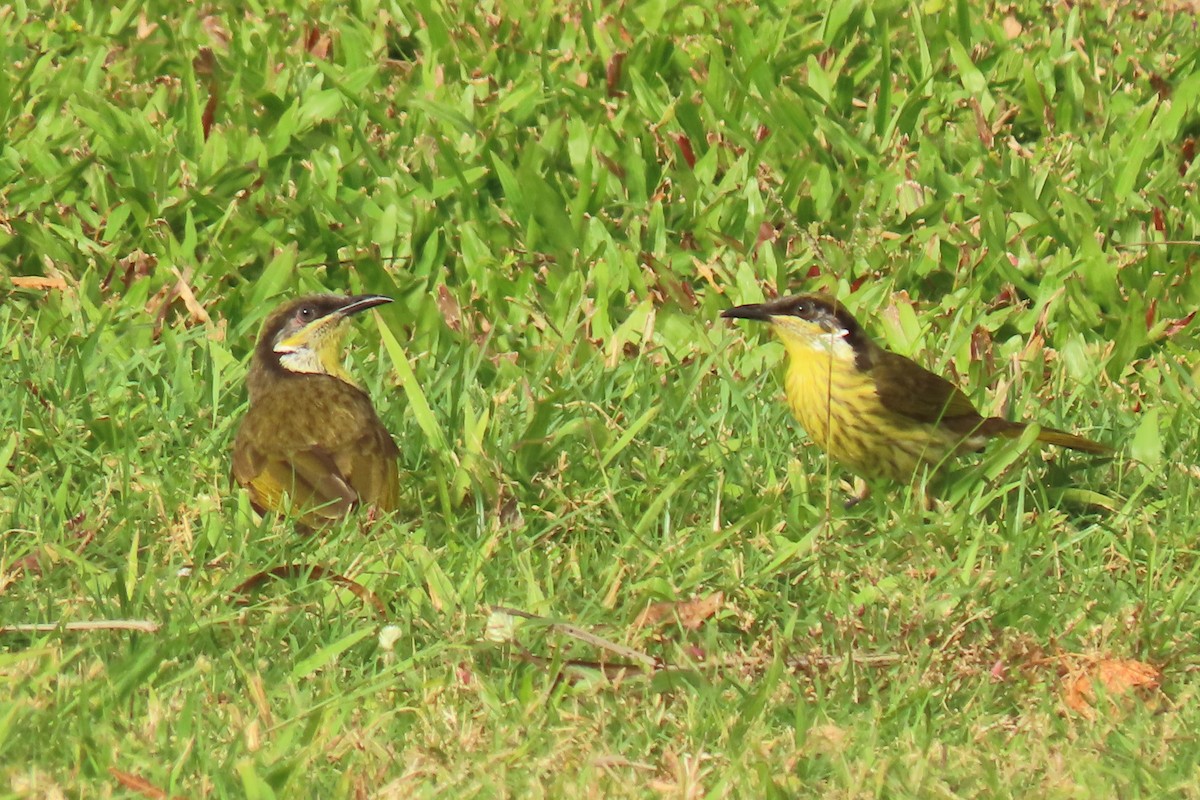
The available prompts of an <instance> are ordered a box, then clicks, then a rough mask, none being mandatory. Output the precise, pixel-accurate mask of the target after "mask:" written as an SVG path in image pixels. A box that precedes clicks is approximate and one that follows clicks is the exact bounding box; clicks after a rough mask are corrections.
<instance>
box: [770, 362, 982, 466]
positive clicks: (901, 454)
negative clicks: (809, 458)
mask: <svg viewBox="0 0 1200 800" xmlns="http://www.w3.org/2000/svg"><path fill="white" fill-rule="evenodd" d="M788 350H789V358H788V362H789V364H788V371H787V377H786V379H785V382H784V390H785V392H786V393H787V399H788V404H789V405H790V406H791V409H792V413H793V414H795V415H796V419H797V420H798V421H799V422H800V424H801V425H803V426H804V430H805V431H807V432H808V435H809V436H810V437H811V438H812V440H813V441H814V442H816V443H817V444H818V445H820V446H821V448H822V449H823V450H825V452H826V453H828V454H829V455H830V456H831V457H832V458H833V459H834V460H835V461H838V462H839V463H841V464H842V465H844V466H846V467H848V468H849V469H851V470H853V471H854V472H856V473H858V474H859V475H861V476H863V477H864V478H891V479H892V480H896V481H901V482H904V483H908V482H909V481H911V480H912V479H913V477H914V475H916V474H918V473H919V472H920V471H921V470H922V469H923V468H925V467H929V468H936V467H938V466H939V465H940V464H941V463H942V461H944V460H945V459H946V457H947V456H948V455H950V454H951V453H952V452H954V450H955V449H957V447H958V446H959V444H960V443H961V442H960V437H959V436H957V435H955V434H953V433H951V432H949V431H946V430H944V429H942V428H940V427H939V426H937V425H932V424H929V423H924V422H918V421H916V420H913V419H910V418H908V417H904V416H902V415H899V414H896V413H895V412H892V411H889V410H888V409H886V408H884V406H883V404H882V403H880V401H879V396H878V394H876V392H875V384H874V382H873V381H872V380H871V378H870V376H869V375H868V374H867V373H863V372H859V371H858V370H857V369H856V368H855V366H854V362H853V360H850V359H843V358H840V357H838V356H837V355H834V354H831V353H829V352H822V351H819V350H815V349H812V348H809V347H804V346H803V345H800V346H795V347H789V348H788Z"/></svg>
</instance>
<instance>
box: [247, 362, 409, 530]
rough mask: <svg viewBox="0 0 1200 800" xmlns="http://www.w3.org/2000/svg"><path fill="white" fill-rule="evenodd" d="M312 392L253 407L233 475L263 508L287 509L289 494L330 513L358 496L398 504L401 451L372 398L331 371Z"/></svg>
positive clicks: (386, 507) (386, 506)
mask: <svg viewBox="0 0 1200 800" xmlns="http://www.w3.org/2000/svg"><path fill="white" fill-rule="evenodd" d="M314 377H315V376H314ZM305 391H306V392H307V394H308V397H307V400H308V401H309V402H305V403H284V404H276V403H273V402H271V400H266V399H265V400H266V402H263V403H262V405H259V406H257V407H255V408H252V409H251V410H250V411H249V412H248V413H247V415H246V418H245V420H244V421H243V423H242V428H241V429H240V430H239V431H238V436H237V439H236V441H235V442H234V453H233V476H234V479H235V480H237V482H238V483H239V484H241V485H243V486H246V487H248V488H249V489H250V493H251V500H253V501H254V504H255V506H256V507H258V508H259V509H260V510H262V509H272V510H276V511H278V510H281V509H282V508H283V506H284V499H283V496H284V495H288V496H290V497H291V504H292V505H293V506H294V507H300V508H304V509H308V510H311V511H312V513H313V514H315V515H317V516H319V517H322V518H328V519H336V518H338V517H341V516H343V515H344V514H346V513H347V512H348V511H349V510H350V509H351V508H352V507H353V506H354V505H355V504H356V503H358V502H364V503H368V504H371V505H375V506H378V507H379V509H380V510H381V511H392V510H395V508H396V505H397V502H398V499H399V497H398V496H399V469H398V465H397V459H398V457H399V455H400V450H399V448H397V447H396V443H395V442H394V441H393V440H392V437H391V435H390V434H389V433H388V432H387V429H386V428H384V427H383V423H382V422H380V421H379V417H378V415H377V414H376V413H375V409H374V407H373V406H372V405H371V401H370V400H369V399H368V398H367V396H366V395H365V394H363V392H362V391H361V390H359V389H358V388H356V387H354V386H351V385H349V384H347V383H344V382H342V381H340V380H338V379H336V378H332V377H328V376H321V380H314V381H311V382H310V383H309V385H308V386H306V387H305ZM284 399H285V400H286V398H284Z"/></svg>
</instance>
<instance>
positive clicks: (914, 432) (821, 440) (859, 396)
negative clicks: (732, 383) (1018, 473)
mask: <svg viewBox="0 0 1200 800" xmlns="http://www.w3.org/2000/svg"><path fill="white" fill-rule="evenodd" d="M721 316H722V317H724V318H726V319H745V320H753V321H757V322H765V323H767V324H768V325H770V327H771V329H772V330H773V331H774V333H775V334H776V335H777V336H778V337H779V339H780V340H781V341H782V342H783V346H784V348H785V349H786V351H787V356H788V367H787V373H786V377H785V378H784V392H785V394H786V396H787V400H788V405H789V406H790V407H791V410H792V413H793V414H794V415H795V417H796V419H797V421H799V423H800V424H801V425H802V426H803V427H804V429H805V431H806V432H807V433H808V435H809V437H810V438H811V439H812V440H813V441H814V442H816V443H817V444H818V445H819V446H820V447H821V449H822V450H824V451H825V452H826V453H827V454H828V455H829V456H830V457H832V458H833V460H834V461H836V462H839V463H840V464H842V465H843V466H845V467H847V468H848V469H849V470H850V471H852V472H854V473H856V474H858V475H859V476H861V477H862V478H865V479H867V480H875V479H880V478H888V479H891V480H894V481H898V482H901V483H910V482H912V481H913V479H914V477H916V476H918V474H919V473H920V472H921V471H922V469H923V468H927V469H929V470H930V471H931V472H936V471H937V470H938V469H939V468H940V467H942V466H943V465H944V464H945V463H946V462H947V461H948V460H949V458H950V457H951V456H954V455H958V454H961V453H966V452H974V451H978V450H980V449H982V448H983V446H984V445H985V444H986V443H987V441H988V440H989V439H993V438H996V437H1000V438H1006V439H1014V438H1017V437H1019V436H1021V434H1022V433H1023V432H1024V430H1025V429H1026V427H1027V424H1026V423H1024V422H1010V421H1009V420H1006V419H1002V418H1000V417H985V416H983V415H982V414H980V413H979V412H978V411H977V410H976V409H975V406H974V405H972V404H971V401H970V400H969V399H968V398H967V396H966V395H965V394H963V393H962V392H961V391H960V390H959V389H958V388H957V387H956V386H955V385H954V384H952V383H951V382H950V381H948V380H946V379H945V378H943V377H941V376H940V375H937V374H935V373H933V372H930V371H929V370H927V369H925V368H924V367H922V366H921V365H919V364H917V363H916V362H915V361H913V360H912V359H909V358H906V357H904V356H902V355H900V354H898V353H893V352H891V351H890V350H886V349H884V348H883V347H881V346H879V345H878V344H876V343H875V342H874V341H872V339H871V338H870V336H868V335H867V333H866V331H864V330H863V328H862V326H861V325H859V323H858V321H857V320H855V318H854V317H853V316H852V315H851V314H850V312H849V311H847V310H846V307H845V306H844V305H842V303H840V302H839V301H838V300H836V299H835V298H834V297H832V296H830V295H827V294H820V293H811V294H800V295H796V296H793V297H784V298H780V299H777V300H773V301H771V302H767V303H750V304H747V305H739V306H735V307H734V308H729V309H726V310H725V311H723V312H721ZM1037 440H1038V441H1039V442H1044V443H1046V444H1052V445H1058V446H1059V447H1067V448H1070V449H1072V450H1080V451H1083V452H1085V453H1093V454H1097V455H1103V454H1108V453H1111V452H1112V448H1110V447H1108V446H1107V445H1104V444H1101V443H1099V442H1094V441H1092V440H1091V439H1087V438H1085V437H1083V436H1076V435H1075V434H1073V433H1068V432H1066V431H1061V430H1058V429H1056V428H1046V427H1043V428H1041V429H1040V430H1039V431H1038V434H1037ZM864 496H865V494H864ZM856 499H861V498H853V499H852V501H851V504H852V503H853V502H854V500H856Z"/></svg>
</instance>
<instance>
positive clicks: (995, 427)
mask: <svg viewBox="0 0 1200 800" xmlns="http://www.w3.org/2000/svg"><path fill="white" fill-rule="evenodd" d="M1027 427H1029V426H1028V425H1026V424H1025V423H1024V422H1009V421H1008V420H1006V419H1000V418H999V417H991V418H989V419H986V420H984V421H983V425H981V426H980V431H981V432H982V433H985V434H988V435H990V436H1003V437H1004V438H1006V439H1016V438H1017V437H1019V436H1020V435H1021V434H1022V433H1024V431H1025V429H1026V428H1027ZM1037 440H1038V441H1039V442H1044V443H1045V444H1053V445H1057V446H1058V447H1067V448H1070V449H1071V450H1079V451H1081V452H1084V453H1095V454H1096V455H1099V456H1103V455H1108V454H1110V453H1112V452H1113V449H1112V448H1111V447H1109V446H1108V445H1106V444H1100V442H1093V441H1092V440H1091V439H1088V438H1087V437H1084V436H1076V435H1075V434H1073V433H1067V432H1066V431H1060V430H1059V429H1058V428H1042V429H1041V430H1040V431H1038V437H1037Z"/></svg>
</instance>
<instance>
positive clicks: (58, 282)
mask: <svg viewBox="0 0 1200 800" xmlns="http://www.w3.org/2000/svg"><path fill="white" fill-rule="evenodd" d="M11 280H12V284H13V286H16V287H18V288H21V289H57V290H60V291H61V290H63V289H66V288H67V282H66V281H65V280H63V279H62V276H59V275H55V276H52V277H47V276H44V275H15V276H13V278H12V279H11Z"/></svg>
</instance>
